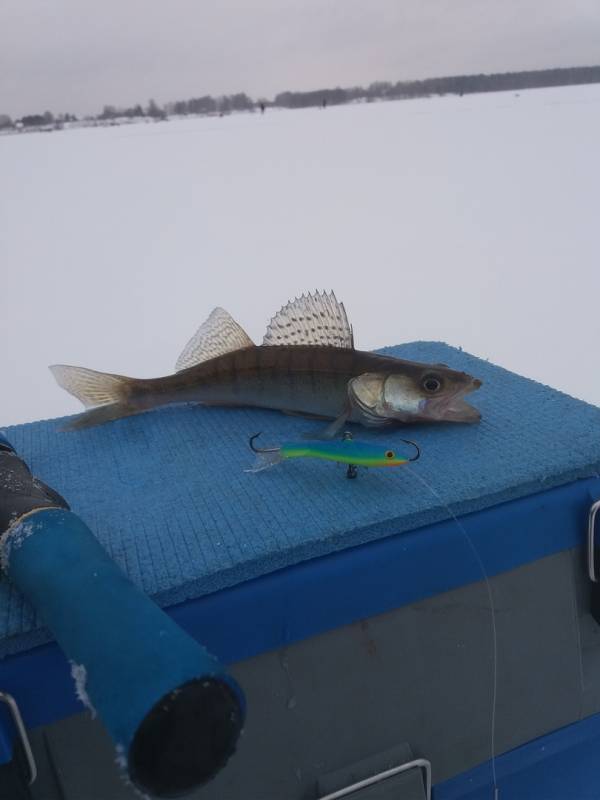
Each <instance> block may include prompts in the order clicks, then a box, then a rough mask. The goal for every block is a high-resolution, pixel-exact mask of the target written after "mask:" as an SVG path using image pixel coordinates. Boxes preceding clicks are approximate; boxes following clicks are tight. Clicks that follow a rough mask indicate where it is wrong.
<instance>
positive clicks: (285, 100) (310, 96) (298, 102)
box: [273, 87, 364, 108]
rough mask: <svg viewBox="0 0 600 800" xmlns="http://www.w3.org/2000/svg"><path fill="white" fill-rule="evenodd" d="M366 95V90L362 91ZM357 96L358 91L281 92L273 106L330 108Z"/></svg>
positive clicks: (317, 90)
mask: <svg viewBox="0 0 600 800" xmlns="http://www.w3.org/2000/svg"><path fill="white" fill-rule="evenodd" d="M360 91H361V92H362V93H363V94H364V89H363V90H360ZM355 96H356V89H354V90H353V89H340V88H339V87H338V88H337V89H316V90H313V91H311V92H281V93H280V94H278V95H276V97H275V100H274V101H273V104H274V105H276V106H282V107H284V108H308V107H309V106H321V105H324V104H327V105H328V106H335V105H339V104H340V103H347V102H349V100H351V99H354V98H355Z"/></svg>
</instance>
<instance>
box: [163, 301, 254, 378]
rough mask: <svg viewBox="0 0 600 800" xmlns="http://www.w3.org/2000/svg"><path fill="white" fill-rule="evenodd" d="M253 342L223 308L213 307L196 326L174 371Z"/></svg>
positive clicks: (247, 345)
mask: <svg viewBox="0 0 600 800" xmlns="http://www.w3.org/2000/svg"><path fill="white" fill-rule="evenodd" d="M253 346H254V342H253V341H252V339H251V338H250V337H249V336H248V334H247V333H246V331H245V330H244V329H243V328H241V327H240V326H239V325H238V324H237V322H236V321H235V320H234V318H233V317H232V316H231V314H228V313H227V311H225V309H224V308H215V309H213V311H212V312H211V314H210V316H209V318H208V319H207V320H206V322H203V323H202V325H200V327H199V328H198V330H197V331H196V333H195V334H194V335H193V336H192V338H191V339H190V340H189V342H188V343H187V344H186V346H185V347H184V348H183V352H182V354H181V355H180V356H179V358H178V359H177V363H176V364H175V370H176V372H181V370H183V369H188V367H193V366H195V365H196V364H201V363H202V362H203V361H208V360H209V359H211V358H216V357H217V356H222V355H225V353H232V352H233V351H234V350H241V349H242V348H244V347H253Z"/></svg>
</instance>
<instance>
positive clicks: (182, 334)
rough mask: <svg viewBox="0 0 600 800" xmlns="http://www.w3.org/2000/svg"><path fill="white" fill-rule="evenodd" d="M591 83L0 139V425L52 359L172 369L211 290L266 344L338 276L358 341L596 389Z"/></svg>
mask: <svg viewBox="0 0 600 800" xmlns="http://www.w3.org/2000/svg"><path fill="white" fill-rule="evenodd" d="M599 129H600V85H591V86H577V87H564V88H556V89H543V90H530V91H521V92H519V93H518V94H517V93H514V92H507V93H492V94H484V95H466V96H464V97H462V98H460V97H455V96H449V97H444V98H432V99H422V100H412V101H397V102H388V103H373V104H360V105H346V106H339V107H330V108H328V109H327V110H325V111H323V110H321V109H306V110H299V111H278V112H276V111H268V112H267V113H266V114H265V115H264V116H263V115H261V114H237V115H231V116H229V117H223V118H214V117H211V118H198V119H192V118H190V119H182V120H171V121H169V122H167V123H157V124H153V125H144V124H142V125H131V126H124V127H116V128H96V129H94V128H88V129H78V130H69V131H63V132H58V133H51V134H22V135H15V136H4V137H2V138H1V139H0V174H1V175H2V191H1V193H0V259H1V263H2V282H3V309H2V315H1V316H0V342H1V345H0V355H1V360H0V364H1V368H2V386H3V393H2V402H1V403H0V410H1V412H2V413H1V415H0V424H2V425H7V424H10V423H16V422H22V421H27V420H33V419H40V418H47V417H52V416H57V415H62V414H67V413H72V412H78V411H80V410H81V407H80V405H79V404H78V403H77V401H76V400H74V399H73V398H71V397H70V396H68V395H67V394H66V393H65V392H63V391H62V390H61V389H60V388H59V387H58V386H56V384H55V383H54V380H53V379H52V376H51V375H50V373H49V372H48V370H47V365H48V364H53V363H57V362H59V363H67V364H78V365H83V366H86V367H91V368H93V369H99V370H107V371H110V372H117V373H122V374H126V375H132V376H158V375H161V374H166V373H169V372H172V371H173V368H174V364H175V361H176V359H177V356H178V355H179V353H180V351H181V349H182V348H183V346H184V345H185V343H186V342H187V341H188V339H189V337H190V335H191V334H192V333H193V332H194V331H195V329H196V328H197V327H198V325H199V324H200V322H202V320H203V319H205V318H206V317H207V316H208V314H209V313H210V311H211V310H212V309H213V307H214V306H217V305H220V306H223V307H225V308H226V309H227V310H228V311H229V312H230V313H231V314H232V315H233V316H234V317H235V318H236V319H237V320H238V321H239V322H240V324H241V325H242V326H243V327H244V328H245V329H246V330H247V331H248V333H249V334H250V335H251V336H253V338H255V340H258V341H260V340H261V338H262V334H263V333H264V329H265V325H266V321H267V320H268V319H269V318H270V316H271V315H272V314H273V313H274V311H275V310H276V309H277V308H279V307H280V306H281V305H283V304H284V303H285V302H286V301H287V300H288V299H289V298H290V297H293V296H294V295H296V294H298V293H301V292H302V291H305V290H308V289H315V288H319V289H320V288H323V289H334V290H335V291H336V293H337V295H338V297H339V299H341V300H343V301H344V303H345V305H346V308H347V310H348V314H349V317H350V319H351V320H352V323H353V325H354V331H355V337H356V343H357V346H358V347H360V348H361V349H372V348H377V347H381V346H384V345H388V344H397V343H399V342H402V341H408V340H414V339H436V340H437V339H439V340H444V341H447V342H448V343H450V344H453V345H457V346H462V347H463V348H464V349H466V350H468V351H470V352H472V353H475V354H476V355H479V356H482V357H484V358H489V359H491V360H492V361H494V362H496V363H499V364H501V365H503V366H505V367H507V368H509V369H512V370H515V371H517V372H520V373H522V374H525V375H528V376H530V377H532V378H535V379H537V380H541V381H543V382H544V383H548V384H550V385H552V386H555V387H556V388H559V389H562V390H564V391H567V392H568V393H570V394H573V395H574V396H576V397H580V398H582V399H585V400H588V401H590V402H593V403H600V370H598V369H597V368H596V364H597V357H596V354H595V346H596V342H597V341H598V340H599V338H600V337H599V334H600V321H599V320H600V317H599V315H598V311H597V297H598V295H599V289H600V271H599V270H598V234H597V227H598V223H597V205H598V191H599V189H598V187H599V186H600V160H599V159H598V157H597V146H598V145H597V143H598V133H599Z"/></svg>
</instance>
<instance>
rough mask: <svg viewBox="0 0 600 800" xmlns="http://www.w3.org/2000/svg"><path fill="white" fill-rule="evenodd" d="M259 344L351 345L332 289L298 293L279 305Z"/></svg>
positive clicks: (343, 312)
mask: <svg viewBox="0 0 600 800" xmlns="http://www.w3.org/2000/svg"><path fill="white" fill-rule="evenodd" d="M263 345H286V346H288V347H289V346H290V345H320V346H322V347H326V346H328V347H345V348H349V349H353V348H354V338H353V335H352V327H351V325H350V323H349V322H348V317H347V316H346V309H345V308H344V304H343V303H340V302H338V300H337V298H336V296H335V295H334V293H333V292H330V293H329V294H327V292H315V293H314V294H310V293H309V294H308V295H302V297H296V299H295V300H291V301H290V302H289V303H288V304H287V305H285V306H283V308H281V309H280V310H279V311H278V312H277V314H275V316H274V317H273V318H272V320H271V321H270V322H269V326H268V328H267V332H266V333H265V337H264V339H263Z"/></svg>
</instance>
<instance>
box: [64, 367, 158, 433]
mask: <svg viewBox="0 0 600 800" xmlns="http://www.w3.org/2000/svg"><path fill="white" fill-rule="evenodd" d="M50 371H51V372H52V374H53V375H54V377H55V379H56V382H57V383H58V385H59V386H61V387H62V388H63V389H66V391H67V392H69V394H72V395H73V396H74V397H76V398H77V399H78V400H80V401H81V402H82V403H83V404H84V406H86V408H89V409H90V410H89V411H85V412H84V413H83V414H80V415H79V416H78V417H76V418H75V419H73V420H72V421H71V422H69V423H67V425H66V426H65V430H75V429H77V428H88V427H91V426H92V425H101V424H102V423H104V422H110V421H112V420H115V419H121V417H129V416H131V415H132V414H138V413H139V412H140V411H145V410H146V409H145V408H142V407H140V406H138V405H136V404H135V403H133V402H132V401H131V397H132V389H133V388H134V386H135V384H136V383H138V381H137V380H136V379H135V378H127V377H125V376H124V375H113V374H112V373H109V372H96V370H93V369H85V368H84V367H69V366H67V365H66V364H55V365H54V366H52V367H50Z"/></svg>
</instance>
